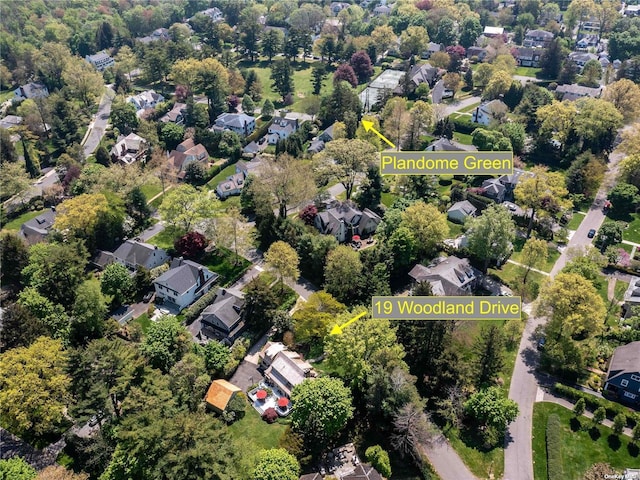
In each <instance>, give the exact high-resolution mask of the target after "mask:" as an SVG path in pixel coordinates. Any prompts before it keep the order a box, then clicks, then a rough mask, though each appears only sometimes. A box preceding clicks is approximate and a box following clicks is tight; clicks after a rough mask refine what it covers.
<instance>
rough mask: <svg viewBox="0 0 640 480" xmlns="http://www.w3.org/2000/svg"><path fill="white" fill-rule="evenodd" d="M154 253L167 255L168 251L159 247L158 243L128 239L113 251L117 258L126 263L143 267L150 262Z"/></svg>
mask: <svg viewBox="0 0 640 480" xmlns="http://www.w3.org/2000/svg"><path fill="white" fill-rule="evenodd" d="M154 255H161V256H165V257H166V256H167V252H165V251H164V250H163V249H162V248H158V247H157V246H156V245H151V244H150V243H144V242H138V241H136V240H127V241H126V242H124V243H123V244H122V245H120V246H119V247H118V248H117V249H116V251H115V252H113V256H114V257H115V258H116V259H118V260H121V261H123V262H125V263H130V264H132V265H136V266H138V265H140V266H143V267H144V266H146V265H147V264H148V261H149V259H150V258H151V257H153V256H154Z"/></svg>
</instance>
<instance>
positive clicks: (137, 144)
mask: <svg viewBox="0 0 640 480" xmlns="http://www.w3.org/2000/svg"><path fill="white" fill-rule="evenodd" d="M147 146H148V145H147V141H146V140H145V139H144V138H142V137H140V136H139V135H136V134H135V133H130V134H129V135H127V136H126V137H123V136H120V137H119V138H118V143H116V144H115V145H114V146H113V148H112V149H111V159H112V160H113V161H114V162H122V163H124V164H126V165H131V164H132V163H134V162H136V161H138V160H139V159H140V158H142V157H143V155H144V154H145V153H147Z"/></svg>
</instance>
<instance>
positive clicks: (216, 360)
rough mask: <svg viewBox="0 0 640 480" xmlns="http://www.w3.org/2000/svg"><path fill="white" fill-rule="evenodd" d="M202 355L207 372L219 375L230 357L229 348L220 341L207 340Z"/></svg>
mask: <svg viewBox="0 0 640 480" xmlns="http://www.w3.org/2000/svg"><path fill="white" fill-rule="evenodd" d="M203 356H204V361H205V366H206V367H207V371H208V372H209V374H210V375H212V376H219V375H220V374H221V373H222V372H223V371H224V367H225V365H227V363H228V362H229V359H231V350H229V347H227V346H226V345H223V344H222V343H220V342H209V343H207V344H206V345H205V346H204V348H203Z"/></svg>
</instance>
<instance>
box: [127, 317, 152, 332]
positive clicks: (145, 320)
mask: <svg viewBox="0 0 640 480" xmlns="http://www.w3.org/2000/svg"><path fill="white" fill-rule="evenodd" d="M132 323H137V324H139V325H140V327H141V328H142V333H147V330H149V327H150V326H151V319H150V318H149V315H148V314H146V313H143V314H142V315H140V316H139V317H138V318H136V319H134V320H132Z"/></svg>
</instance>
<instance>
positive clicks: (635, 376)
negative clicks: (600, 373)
mask: <svg viewBox="0 0 640 480" xmlns="http://www.w3.org/2000/svg"><path fill="white" fill-rule="evenodd" d="M604 392H605V393H606V394H607V395H608V396H610V397H612V398H614V399H615V400H617V401H619V402H621V403H626V404H629V405H631V406H633V407H636V408H638V407H640V342H631V343H628V344H627V345H623V346H621V347H618V348H616V349H615V350H614V352H613V356H612V357H611V360H610V361H609V369H608V370H607V380H606V383H605V385H604Z"/></svg>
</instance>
